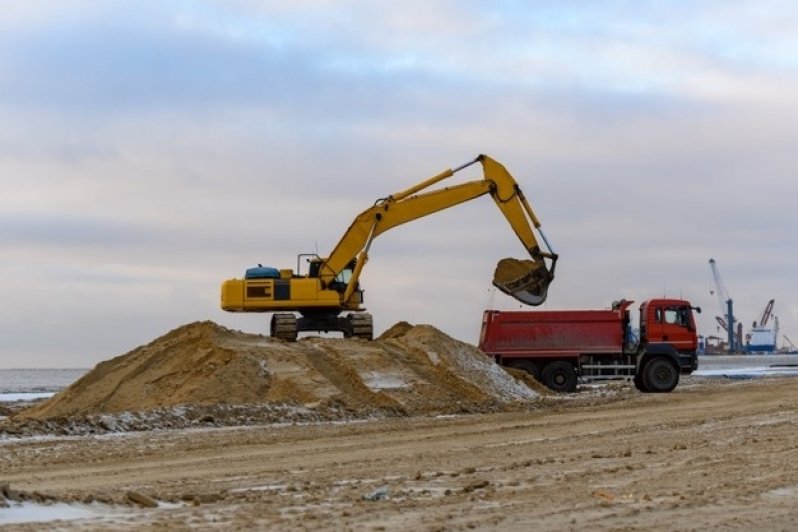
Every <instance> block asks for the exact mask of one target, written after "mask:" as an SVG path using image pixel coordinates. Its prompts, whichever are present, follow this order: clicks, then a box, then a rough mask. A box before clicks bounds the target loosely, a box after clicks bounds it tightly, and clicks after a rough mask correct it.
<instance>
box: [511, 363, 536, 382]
mask: <svg viewBox="0 0 798 532" xmlns="http://www.w3.org/2000/svg"><path fill="white" fill-rule="evenodd" d="M505 366H507V367H508V368H515V369H522V370H524V371H526V372H527V373H529V374H530V375H531V376H532V378H533V379H535V380H536V381H538V382H540V368H539V367H538V366H537V364H535V363H534V362H532V361H531V360H524V359H521V360H510V361H508V362H507V363H506V364H505Z"/></svg>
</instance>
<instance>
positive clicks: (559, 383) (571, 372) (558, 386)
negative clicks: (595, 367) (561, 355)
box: [543, 360, 577, 393]
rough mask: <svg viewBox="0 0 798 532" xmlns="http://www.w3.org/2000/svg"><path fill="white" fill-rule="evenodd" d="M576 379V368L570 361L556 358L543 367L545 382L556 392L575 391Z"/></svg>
mask: <svg viewBox="0 0 798 532" xmlns="http://www.w3.org/2000/svg"><path fill="white" fill-rule="evenodd" d="M576 380H577V377H576V368H575V367H574V365H573V364H571V363H569V362H564V361H562V360H555V361H554V362H549V363H548V364H547V365H546V367H545V368H543V384H544V385H545V386H546V387H547V388H550V389H552V390H554V391H555V392H561V393H571V392H575V391H576Z"/></svg>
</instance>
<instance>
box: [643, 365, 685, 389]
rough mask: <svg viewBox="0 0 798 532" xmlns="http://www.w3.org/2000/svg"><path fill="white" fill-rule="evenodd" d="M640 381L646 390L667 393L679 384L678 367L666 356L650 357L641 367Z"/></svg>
mask: <svg viewBox="0 0 798 532" xmlns="http://www.w3.org/2000/svg"><path fill="white" fill-rule="evenodd" d="M642 382H643V386H644V387H645V388H646V389H645V390H644V391H646V392H651V393H668V392H670V391H672V390H673V389H674V388H676V385H677V384H679V368H677V367H676V365H675V364H674V363H673V362H671V361H670V360H668V359H667V358H663V357H656V358H652V359H651V360H649V361H648V362H646V365H645V366H644V367H643V375H642Z"/></svg>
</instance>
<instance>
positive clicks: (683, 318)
mask: <svg viewBox="0 0 798 532" xmlns="http://www.w3.org/2000/svg"><path fill="white" fill-rule="evenodd" d="M665 323H669V324H671V325H679V326H680V327H687V324H688V318H687V309H685V308H677V307H671V308H667V309H665Z"/></svg>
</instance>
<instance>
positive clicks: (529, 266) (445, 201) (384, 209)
mask: <svg viewBox="0 0 798 532" xmlns="http://www.w3.org/2000/svg"><path fill="white" fill-rule="evenodd" d="M477 162H480V163H482V167H483V173H484V177H483V179H481V180H478V181H470V182H467V183H461V184H458V185H454V186H451V187H446V188H441V189H436V190H432V191H424V190H425V189H427V188H429V187H430V186H432V185H434V184H436V183H438V182H440V181H442V180H444V179H446V178H448V177H451V176H453V175H454V174H455V173H456V172H458V171H460V170H462V169H464V168H467V167H468V166H471V165H472V164H474V163H477ZM485 194H490V195H491V197H492V198H493V200H494V201H495V202H496V205H497V206H498V207H499V209H500V210H501V212H502V214H504V216H505V218H506V219H507V221H508V223H509V224H510V227H511V228H512V229H513V231H514V232H515V234H516V236H518V238H519V240H521V243H522V244H523V245H524V247H525V248H526V250H527V252H528V253H529V255H530V257H531V258H530V259H526V260H517V259H503V260H502V261H500V262H499V264H498V265H497V267H496V271H495V272H494V279H493V284H494V286H496V287H497V288H499V289H500V290H501V291H502V292H504V293H506V294H508V295H511V296H513V297H515V298H516V299H518V300H519V301H522V302H523V303H526V304H529V305H539V304H541V303H543V302H544V301H545V300H546V294H547V290H548V285H549V283H550V282H551V281H552V279H553V278H554V267H555V265H556V261H557V255H556V254H555V253H554V252H553V251H552V250H551V246H550V244H549V242H548V240H547V239H546V237H545V235H544V234H543V232H542V230H541V224H540V221H539V220H538V218H537V216H536V215H535V213H534V211H533V210H532V207H531V206H530V204H529V201H528V200H527V199H526V197H525V196H524V194H523V192H522V191H521V188H520V187H519V186H518V183H517V182H516V181H515V179H513V177H512V176H511V175H510V173H509V172H508V171H507V169H506V168H505V167H504V166H503V165H502V164H500V163H498V162H497V161H495V160H493V159H491V158H490V157H488V156H487V155H480V156H478V157H477V158H475V159H474V160H472V161H469V162H468V163H465V164H463V165H461V166H459V167H457V168H456V169H454V170H451V169H449V170H446V171H444V172H441V173H440V174H438V175H436V176H433V177H431V178H429V179H427V180H425V181H423V182H421V183H419V184H417V185H414V186H413V187H411V188H409V189H407V190H404V191H402V192H398V193H396V194H392V195H390V196H388V197H387V198H381V199H379V200H377V202H375V204H374V206H372V207H370V208H368V209H366V210H365V211H363V212H362V213H360V214H359V215H358V216H357V217H356V218H355V220H354V221H353V222H352V224H351V225H350V226H349V229H347V231H346V233H344V235H343V237H342V238H341V240H340V241H339V242H338V244H337V245H336V246H335V248H334V249H333V251H332V253H330V256H329V257H328V258H327V259H325V260H323V261H322V265H321V269H320V275H319V277H320V278H321V282H322V284H329V283H330V282H332V280H333V279H335V277H336V276H337V275H339V273H340V272H341V271H342V270H343V268H344V267H345V266H346V265H347V264H349V263H350V262H351V261H352V260H353V259H357V264H358V266H359V268H360V269H361V270H362V267H363V265H365V262H366V261H367V260H368V249H369V246H370V245H371V242H372V240H373V239H374V238H376V237H377V236H379V235H380V234H382V233H384V232H385V231H387V230H389V229H392V228H394V227H396V226H398V225H401V224H403V223H407V222H410V221H412V220H416V219H418V218H422V217H424V216H428V215H430V214H433V213H435V212H438V211H442V210H444V209H448V208H449V207H453V206H455V205H459V204H461V203H464V202H466V201H470V200H472V199H475V198H478V197H480V196H483V195H485ZM535 229H537V231H538V233H539V234H540V235H541V238H542V240H543V242H544V244H545V245H546V248H547V251H546V252H544V251H542V250H541V249H540V246H539V244H538V241H537V238H536V237H535V231H534V230H535ZM546 258H548V259H550V260H551V266H550V267H549V266H547V265H546V263H545V260H544V259H546ZM355 273H356V275H354V276H353V279H354V280H357V278H358V275H359V273H360V270H356V271H355Z"/></svg>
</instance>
